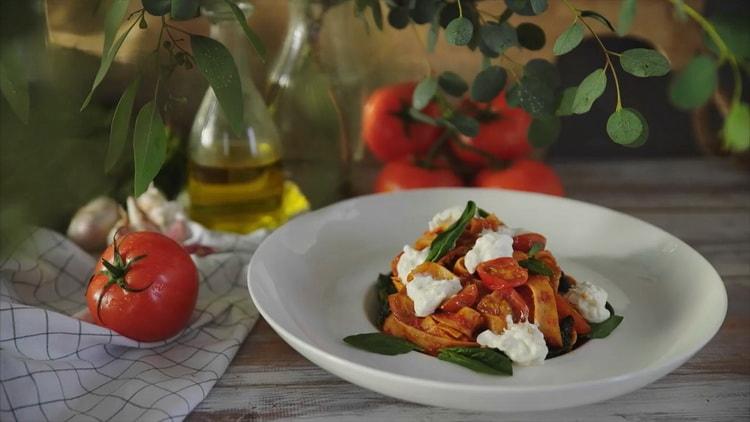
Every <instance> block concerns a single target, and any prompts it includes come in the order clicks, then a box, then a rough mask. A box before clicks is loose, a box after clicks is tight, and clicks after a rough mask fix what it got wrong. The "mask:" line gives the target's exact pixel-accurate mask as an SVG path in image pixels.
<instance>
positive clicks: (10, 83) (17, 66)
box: [0, 49, 29, 124]
mask: <svg viewBox="0 0 750 422" xmlns="http://www.w3.org/2000/svg"><path fill="white" fill-rule="evenodd" d="M0 55H1V57H0V92H2V94H3V97H5V100H6V101H8V104H9V105H10V108H11V109H12V110H13V113H15V115H16V116H17V117H18V119H19V120H21V122H23V123H24V124H28V123H29V81H28V80H27V79H26V77H27V74H26V72H24V70H23V67H22V66H21V63H20V61H19V60H18V58H17V57H16V56H15V54H14V51H12V50H10V49H8V50H7V51H3V52H2V53H0Z"/></svg>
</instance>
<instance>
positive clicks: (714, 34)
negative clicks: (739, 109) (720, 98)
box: [669, 0, 742, 103]
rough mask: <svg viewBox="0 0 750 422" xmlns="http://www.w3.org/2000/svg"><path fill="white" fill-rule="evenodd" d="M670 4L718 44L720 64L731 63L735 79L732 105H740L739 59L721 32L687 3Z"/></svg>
mask: <svg viewBox="0 0 750 422" xmlns="http://www.w3.org/2000/svg"><path fill="white" fill-rule="evenodd" d="M669 2H670V3H672V4H673V5H674V7H679V8H681V9H682V10H683V11H684V12H685V14H686V15H688V16H690V18H691V19H693V20H694V21H695V22H696V23H697V24H698V25H699V26H700V27H701V29H703V31H705V32H706V35H708V37H709V38H710V39H711V41H713V42H714V44H716V47H717V48H718V49H719V64H721V63H722V62H723V61H725V60H726V61H728V62H729V67H731V68H732V79H734V90H733V92H732V103H739V102H740V98H741V95H742V76H741V75H740V66H739V63H738V62H737V57H736V56H735V55H734V53H732V50H730V49H729V47H727V44H726V43H725V42H724V40H723V39H722V38H721V35H719V32H718V31H716V27H714V26H713V24H712V23H711V22H709V21H708V19H706V18H704V17H703V15H701V14H700V13H699V12H698V11H697V10H695V9H693V8H692V7H690V6H688V5H687V4H685V3H682V2H678V1H677V0H669Z"/></svg>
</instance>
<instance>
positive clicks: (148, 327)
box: [86, 232, 198, 342]
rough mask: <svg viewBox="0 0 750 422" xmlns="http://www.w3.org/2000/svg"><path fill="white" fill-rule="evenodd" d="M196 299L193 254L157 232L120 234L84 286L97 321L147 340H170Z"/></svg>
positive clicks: (191, 309) (190, 310)
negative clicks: (87, 283)
mask: <svg viewBox="0 0 750 422" xmlns="http://www.w3.org/2000/svg"><path fill="white" fill-rule="evenodd" d="M103 261H106V262H107V264H106V265H105V264H104V263H103ZM197 298H198V271H197V270H196V268H195V264H194V263H193V260H192V259H190V255H188V253H187V252H186V251H185V250H184V249H183V248H182V246H180V245H179V244H178V243H177V242H175V241H174V240H172V239H170V238H168V237H166V236H164V235H162V234H159V233H154V232H133V233H128V234H125V235H123V236H121V237H120V238H119V239H117V240H116V243H115V244H113V245H110V246H109V247H108V248H107V249H106V250H105V251H104V253H103V254H102V256H101V258H100V260H99V262H98V263H97V264H96V267H95V268H94V275H93V276H92V277H91V280H90V282H89V285H88V288H87V289H86V300H87V303H88V308H89V312H91V316H92V317H93V319H94V322H96V323H97V324H99V325H103V326H105V327H108V328H111V329H112V330H114V331H117V332H118V333H120V334H122V335H124V336H127V337H130V338H132V339H134V340H138V341H145V342H148V341H158V340H165V339H168V338H170V337H172V336H174V335H176V334H177V333H179V332H180V331H181V330H182V329H183V328H185V326H186V325H187V323H188V320H189V319H190V316H191V315H192V313H193V309H194V308H195V302H196V299H197Z"/></svg>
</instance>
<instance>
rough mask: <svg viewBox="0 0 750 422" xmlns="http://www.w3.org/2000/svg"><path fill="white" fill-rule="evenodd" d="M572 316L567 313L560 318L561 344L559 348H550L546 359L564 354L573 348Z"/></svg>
mask: <svg viewBox="0 0 750 422" xmlns="http://www.w3.org/2000/svg"><path fill="white" fill-rule="evenodd" d="M573 322H574V321H573V317H572V316H570V315H568V316H566V317H565V318H563V319H561V320H560V334H561V336H562V341H563V345H562V347H560V348H556V349H551V350H550V351H549V352H548V353H547V357H546V359H551V358H554V357H557V356H560V355H564V354H566V353H568V352H570V350H571V349H573V345H574V343H573V333H575V330H574V329H573Z"/></svg>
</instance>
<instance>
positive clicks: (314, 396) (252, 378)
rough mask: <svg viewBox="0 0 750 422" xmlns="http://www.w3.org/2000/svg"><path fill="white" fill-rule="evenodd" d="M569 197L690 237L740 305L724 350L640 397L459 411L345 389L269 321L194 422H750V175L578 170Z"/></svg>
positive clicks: (722, 170)
mask: <svg viewBox="0 0 750 422" xmlns="http://www.w3.org/2000/svg"><path fill="white" fill-rule="evenodd" d="M556 167H557V169H558V170H559V172H560V175H561V177H562V178H563V181H564V183H565V186H566V188H567V191H568V196H569V197H571V198H576V199H580V200H584V201H588V202H592V203H596V204H601V205H603V206H606V207H610V208H613V209H616V210H620V211H623V212H626V213H628V214H631V215H633V216H635V217H638V218H641V219H643V220H645V221H648V222H651V223H653V224H655V225H657V226H659V227H662V228H663V229H665V230H667V231H669V232H670V233H673V234H674V235H676V236H678V237H680V238H681V239H683V240H684V241H686V242H687V243H689V244H690V245H691V246H693V247H694V248H696V249H697V250H698V251H699V252H700V253H701V254H703V256H705V257H706V258H707V259H708V260H709V261H710V262H711V263H712V264H713V265H714V267H716V269H717V270H718V272H719V274H720V275H721V277H722V278H723V280H724V282H725V284H726V287H727V292H728V294H729V310H728V313H727V318H726V320H725V322H724V324H723V326H722V328H721V330H720V331H719V333H718V334H717V335H716V337H714V339H713V340H712V341H711V342H710V343H709V344H708V345H707V346H706V347H705V348H704V349H703V350H701V351H699V352H698V353H697V354H696V355H695V356H694V357H693V358H692V359H690V360H689V361H688V362H687V363H685V364H684V365H683V366H682V367H680V368H678V369H677V370H676V371H674V372H673V373H671V374H669V375H667V376H666V377H664V378H662V379H661V380H659V381H657V382H655V383H654V384H651V385H650V386H647V387H645V388H643V389H641V390H638V391H635V392H633V393H630V394H627V395H625V396H622V397H617V398H614V399H611V400H608V401H605V402H602V403H598V404H593V405H589V406H583V407H577V408H572V409H566V410H560V411H552V412H544V413H525V414H514V415H509V416H507V417H504V416H500V415H497V414H491V413H472V412H463V411H454V410H450V409H442V408H437V407H428V406H421V405H417V404H412V403H407V402H403V401H400V400H397V399H393V398H390V397H386V396H382V395H380V394H378V393H374V392H371V391H368V390H365V389H363V388H360V387H358V386H356V385H352V384H350V383H348V382H346V381H343V380H341V379H339V378H337V377H335V376H333V375H331V374H329V373H327V372H326V371H324V370H322V369H320V368H318V367H317V366H315V365H313V364H312V363H310V362H309V361H307V360H306V359H305V358H303V357H302V356H300V355H299V354H298V353H297V352H295V351H294V350H292V348H291V347H289V346H288V345H286V343H284V342H283V341H282V340H281V339H280V338H279V337H278V336H277V335H276V334H275V333H274V332H273V330H271V328H270V327H269V326H268V324H267V323H266V322H265V321H263V320H261V321H259V322H258V324H257V325H256V326H255V328H254V329H253V330H252V332H251V333H250V335H249V336H248V338H247V340H246V341H245V343H244V344H243V346H242V348H241V349H240V351H239V352H238V354H237V356H236V357H235V359H234V361H233V362H232V364H231V365H230V367H229V370H228V371H227V372H226V373H225V374H224V376H223V377H222V378H221V379H220V380H219V381H218V382H217V384H216V386H215V387H214V388H213V390H212V391H211V393H210V394H209V395H208V397H207V398H206V399H205V400H204V401H203V402H202V403H201V404H200V405H199V406H198V407H197V408H196V409H195V411H194V412H193V414H191V415H190V417H189V418H188V419H189V420H192V421H201V420H219V421H239V420H242V421H245V420H248V421H249V420H263V421H276V420H298V419H304V420H373V421H384V420H472V421H480V420H487V421H490V420H499V419H502V420H515V421H565V420H576V421H668V420H670V421H671V420H679V421H693V420H695V421H740V420H750V347H748V346H750V173H748V172H747V171H746V170H741V169H738V168H737V167H733V165H732V164H731V163H730V162H728V161H723V160H712V159H680V160H658V161H629V162H597V163H589V162H573V163H565V164H560V165H557V166H556Z"/></svg>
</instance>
